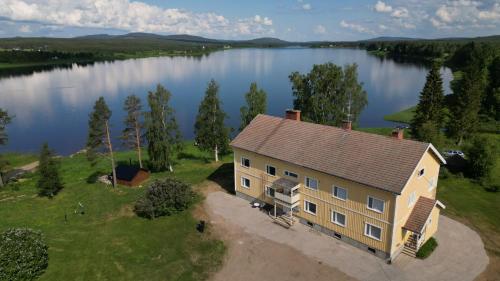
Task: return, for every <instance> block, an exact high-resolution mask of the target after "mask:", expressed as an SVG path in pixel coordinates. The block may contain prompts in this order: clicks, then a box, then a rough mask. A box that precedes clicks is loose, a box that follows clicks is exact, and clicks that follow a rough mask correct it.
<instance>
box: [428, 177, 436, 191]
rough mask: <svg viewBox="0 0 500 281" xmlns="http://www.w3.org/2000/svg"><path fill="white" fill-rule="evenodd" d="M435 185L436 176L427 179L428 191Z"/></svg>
mask: <svg viewBox="0 0 500 281" xmlns="http://www.w3.org/2000/svg"><path fill="white" fill-rule="evenodd" d="M434 187H436V178H434V177H432V178H431V179H430V180H429V191H431V190H433V189H434Z"/></svg>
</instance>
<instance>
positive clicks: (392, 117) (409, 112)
mask: <svg viewBox="0 0 500 281" xmlns="http://www.w3.org/2000/svg"><path fill="white" fill-rule="evenodd" d="M416 109H417V107H416V106H412V107H410V108H407V109H404V110H401V111H399V112H396V113H393V114H388V115H385V116H384V120H386V121H392V122H400V123H406V124H410V122H411V119H412V118H413V115H414V114H415V110H416Z"/></svg>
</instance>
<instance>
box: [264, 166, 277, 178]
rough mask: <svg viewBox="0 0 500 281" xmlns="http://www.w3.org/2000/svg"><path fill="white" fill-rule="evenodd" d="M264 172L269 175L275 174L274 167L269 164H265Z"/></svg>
mask: <svg viewBox="0 0 500 281" xmlns="http://www.w3.org/2000/svg"><path fill="white" fill-rule="evenodd" d="M266 172H267V174H268V175H270V176H276V168H275V167H273V166H271V165H266Z"/></svg>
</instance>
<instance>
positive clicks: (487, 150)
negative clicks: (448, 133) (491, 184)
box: [465, 136, 497, 180]
mask: <svg viewBox="0 0 500 281" xmlns="http://www.w3.org/2000/svg"><path fill="white" fill-rule="evenodd" d="M496 153H497V147H496V144H495V143H494V142H492V141H491V140H490V139H489V138H487V137H484V136H475V137H474V138H473V139H472V140H471V142H470V144H469V145H468V146H467V147H466V154H465V155H466V156H467V166H468V169H467V170H468V173H469V175H470V176H471V177H472V178H474V179H481V180H488V179H489V178H490V176H491V173H492V171H493V167H494V165H495V161H496V155H497V154H496Z"/></svg>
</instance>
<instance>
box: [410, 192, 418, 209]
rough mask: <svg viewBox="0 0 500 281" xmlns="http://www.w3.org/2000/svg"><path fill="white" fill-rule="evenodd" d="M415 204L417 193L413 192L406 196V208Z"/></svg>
mask: <svg viewBox="0 0 500 281" xmlns="http://www.w3.org/2000/svg"><path fill="white" fill-rule="evenodd" d="M415 202H417V192H415V190H414V191H413V192H411V193H410V195H409V196H408V208H409V207H411V206H413V205H415Z"/></svg>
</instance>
